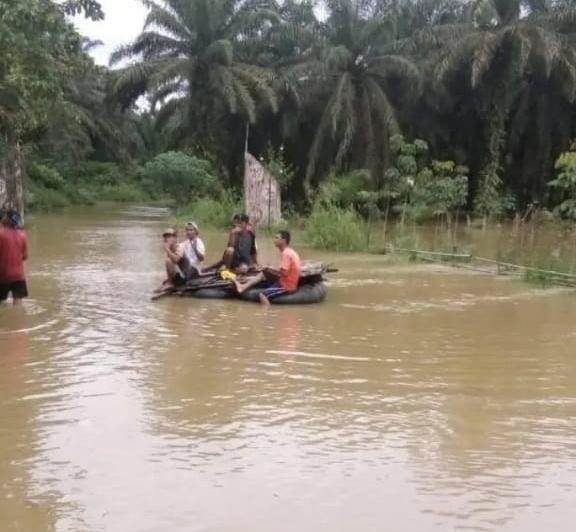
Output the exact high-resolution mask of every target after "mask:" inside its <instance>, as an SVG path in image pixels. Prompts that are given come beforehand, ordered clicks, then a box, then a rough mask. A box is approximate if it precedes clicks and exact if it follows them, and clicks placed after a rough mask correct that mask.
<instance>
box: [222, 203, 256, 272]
mask: <svg viewBox="0 0 576 532" xmlns="http://www.w3.org/2000/svg"><path fill="white" fill-rule="evenodd" d="M233 223H234V229H232V231H230V235H229V237H228V246H227V248H226V251H225V252H224V257H223V262H224V265H225V266H226V267H227V268H228V269H229V270H236V269H237V268H238V267H239V266H240V265H241V264H247V265H248V266H249V267H250V268H252V267H254V266H257V265H258V251H257V249H256V232H255V231H254V228H253V227H252V226H251V225H250V218H249V216H248V215H247V214H237V215H236V216H235V217H234V220H233Z"/></svg>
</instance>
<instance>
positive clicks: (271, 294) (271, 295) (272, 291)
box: [261, 283, 290, 300]
mask: <svg viewBox="0 0 576 532" xmlns="http://www.w3.org/2000/svg"><path fill="white" fill-rule="evenodd" d="M261 293H262V295H264V296H265V297H266V299H268V300H271V299H276V298H277V297H280V296H283V295H284V294H289V293H290V292H288V290H286V289H284V288H282V287H281V286H280V283H275V284H273V285H272V286H269V287H268V288H266V289H265V290H263V291H262V292H261Z"/></svg>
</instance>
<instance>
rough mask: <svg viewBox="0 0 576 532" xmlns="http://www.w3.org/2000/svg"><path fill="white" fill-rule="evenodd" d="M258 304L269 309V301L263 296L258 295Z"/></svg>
mask: <svg viewBox="0 0 576 532" xmlns="http://www.w3.org/2000/svg"><path fill="white" fill-rule="evenodd" d="M260 304H261V305H262V306H264V307H269V306H270V300H269V299H268V298H267V297H266V296H265V295H264V294H260Z"/></svg>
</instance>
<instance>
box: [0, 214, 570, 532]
mask: <svg viewBox="0 0 576 532" xmlns="http://www.w3.org/2000/svg"><path fill="white" fill-rule="evenodd" d="M166 217H167V215H166V213H165V212H164V211H162V210H160V209H152V208H142V209H139V208H124V209H118V208H116V209H105V208H104V209H88V210H86V209H85V210H83V211H77V212H71V213H69V214H58V215H43V216H39V217H37V218H35V219H33V220H31V222H30V229H29V238H30V241H31V250H32V254H33V257H32V261H31V263H30V265H29V267H30V279H29V281H30V287H31V293H32V296H33V297H32V298H31V299H30V300H28V301H27V302H26V304H25V306H24V307H23V308H22V309H13V308H10V307H3V308H0V412H1V413H2V424H1V427H0V530H1V531H3V532H4V531H25V532H36V531H38V532H44V531H52V530H54V531H73V532H84V531H86V532H93V531H106V532H165V531H170V532H171V531H206V532H208V531H210V532H212V531H214V532H216V531H218V532H219V531H223V532H224V531H225V532H228V531H230V532H232V531H234V532H236V531H242V532H248V531H249V532H294V531H298V532H317V531H331V532H332V531H342V532H350V531H362V532H364V531H370V532H372V531H375V532H376V531H382V530H390V531H396V530H402V531H404V532H428V531H432V532H435V531H438V532H446V531H451V530H474V531H507V532H511V531H514V532H542V531H555V532H569V531H572V530H573V529H574V523H576V295H575V294H574V293H573V292H569V291H561V290H546V291H543V290H538V289H534V288H532V287H530V286H528V285H526V284H523V283H521V282H518V281H511V280H509V279H502V278H496V277H489V276H483V275H477V274H471V273H467V272H462V271H459V270H450V269H448V268H441V267H435V266H390V265H388V264H387V263H386V260H385V258H384V257H379V256H366V255H340V256H337V257H336V256H332V257H328V258H329V259H331V260H333V261H335V262H336V263H337V266H338V267H340V268H341V272H340V273H339V274H337V275H334V276H333V279H332V282H331V288H330V294H329V299H328V301H327V302H326V303H325V304H323V305H319V306H312V307H294V308H280V307H272V308H271V309H270V310H268V311H266V310H262V309H260V308H259V307H258V306H256V305H254V306H251V305H249V304H245V303H240V302H238V303H237V302H226V301H197V300H182V299H166V300H163V301H159V302H156V303H151V302H150V300H149V296H150V293H151V290H152V289H153V288H154V287H155V286H156V285H157V284H158V282H159V280H160V279H161V278H162V262H161V253H160V242H159V240H160V239H159V236H158V235H159V233H161V230H162V229H163V228H164V226H165V225H166ZM206 236H207V238H206V240H207V244H208V247H209V255H210V258H214V259H215V258H217V257H216V256H217V254H218V253H219V252H220V251H221V249H222V247H223V244H224V240H225V237H224V235H216V234H209V235H206ZM295 245H296V246H298V241H296V242H295ZM261 248H262V251H263V255H264V258H265V259H267V260H268V261H275V260H276V255H275V252H274V250H273V249H272V247H271V246H270V245H269V243H266V244H265V243H264V242H262V243H261ZM301 251H302V255H303V258H317V257H318V255H317V253H313V252H310V251H308V250H306V249H303V250H301Z"/></svg>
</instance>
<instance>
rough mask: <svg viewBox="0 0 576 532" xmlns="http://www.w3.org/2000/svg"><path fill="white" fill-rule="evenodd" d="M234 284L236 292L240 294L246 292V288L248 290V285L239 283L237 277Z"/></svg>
mask: <svg viewBox="0 0 576 532" xmlns="http://www.w3.org/2000/svg"><path fill="white" fill-rule="evenodd" d="M234 286H235V287H236V292H238V294H241V293H242V292H244V290H246V287H245V286H244V285H243V284H241V283H239V282H238V281H237V280H236V279H235V280H234Z"/></svg>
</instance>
